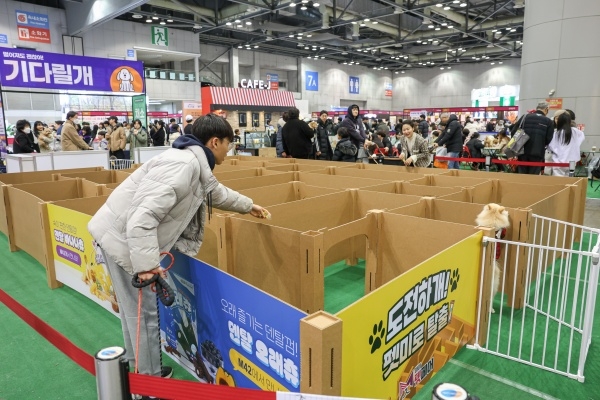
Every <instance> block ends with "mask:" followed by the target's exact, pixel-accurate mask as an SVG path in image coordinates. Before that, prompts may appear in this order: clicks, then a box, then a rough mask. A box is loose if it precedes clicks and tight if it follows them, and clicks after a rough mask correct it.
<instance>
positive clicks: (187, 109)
mask: <svg viewBox="0 0 600 400" xmlns="http://www.w3.org/2000/svg"><path fill="white" fill-rule="evenodd" d="M181 111H182V112H181V114H182V115H191V116H192V117H194V119H196V118H199V117H201V116H202V103H198V102H192V101H184V102H183V107H182V108H181Z"/></svg>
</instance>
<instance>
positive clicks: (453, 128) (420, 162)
mask: <svg viewBox="0 0 600 400" xmlns="http://www.w3.org/2000/svg"><path fill="white" fill-rule="evenodd" d="M548 113H549V105H548V104H547V103H546V102H541V103H539V104H538V105H537V107H536V109H535V110H530V111H528V112H527V113H525V114H523V115H522V116H521V117H520V118H519V119H518V120H517V121H515V123H514V124H511V123H510V122H509V121H505V120H503V119H497V120H496V119H492V120H490V121H488V122H487V123H486V124H483V123H481V122H480V121H479V120H474V119H472V118H471V117H467V118H466V120H465V124H464V126H463V124H462V123H461V121H460V120H459V119H458V118H457V116H456V115H455V114H449V113H442V114H441V115H440V118H439V120H437V121H436V122H435V123H434V122H431V123H430V122H428V121H427V118H426V116H425V115H424V114H423V115H421V116H420V118H419V119H416V120H413V119H405V120H400V121H399V122H398V124H396V125H395V126H394V127H392V125H391V124H390V122H389V121H385V120H382V119H379V120H374V119H369V118H361V116H360V107H359V106H358V105H352V106H350V107H348V113H347V115H346V116H345V117H344V118H342V117H339V118H338V120H337V121H336V122H334V121H333V120H332V119H330V118H329V114H328V112H327V111H321V112H320V115H319V118H318V119H317V121H311V122H306V121H304V120H302V119H300V112H299V110H298V109H296V108H292V109H290V110H289V111H287V112H285V113H283V116H282V118H281V119H280V120H279V121H278V123H277V126H278V129H277V133H276V139H275V140H274V142H275V147H276V150H277V156H278V157H293V158H311V159H318V160H332V161H345V162H363V163H369V162H370V159H373V158H376V156H379V157H382V156H387V157H398V158H399V159H400V160H401V161H402V162H403V164H404V165H407V166H417V167H428V166H433V165H434V156H433V155H434V154H437V155H438V156H440V155H443V156H446V157H449V158H456V159H458V158H461V157H463V158H464V157H469V158H484V153H483V152H484V150H483V149H484V148H486V147H487V148H491V149H493V150H494V152H493V154H494V157H499V158H502V157H504V158H506V157H505V156H504V151H505V149H506V147H507V146H508V145H509V142H510V140H511V137H513V136H514V135H515V133H516V132H517V130H518V129H522V130H523V131H525V132H526V133H527V135H528V136H529V140H528V141H527V143H526V144H525V146H524V149H523V154H521V155H519V156H518V157H516V159H517V160H519V161H524V162H538V163H543V162H544V161H546V162H553V163H570V162H578V161H579V160H580V154H581V144H582V142H583V140H584V138H585V136H584V134H583V132H582V131H581V130H579V129H577V127H576V126H577V125H576V124H575V114H574V113H573V111H571V110H557V111H556V112H555V113H554V116H553V119H550V118H549V117H548ZM481 132H485V135H483V134H481ZM332 136H336V137H337V138H336V139H337V140H330V137H332ZM484 136H485V139H484V138H483V137H484ZM332 142H334V143H336V142H337V143H336V144H335V146H332V144H331V143H332ZM488 154H489V153H488ZM470 164H471V168H472V169H474V170H478V169H479V163H477V162H474V163H470ZM436 165H439V166H441V167H443V168H449V169H459V168H460V162H459V161H457V160H450V161H447V162H445V161H444V162H441V163H440V164H436ZM499 170H502V171H503V170H504V169H501V168H500V169H499ZM542 170H543V167H542V166H529V165H519V166H518V167H517V168H516V169H515V172H519V173H523V174H540V173H541V172H542ZM548 172H550V174H552V175H561V176H566V175H568V174H569V168H568V167H552V168H547V171H546V173H548Z"/></svg>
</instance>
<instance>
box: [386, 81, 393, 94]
mask: <svg viewBox="0 0 600 400" xmlns="http://www.w3.org/2000/svg"><path fill="white" fill-rule="evenodd" d="M385 96H386V97H392V84H391V83H389V82H388V83H386V84H385Z"/></svg>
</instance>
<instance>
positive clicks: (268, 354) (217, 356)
mask: <svg viewBox="0 0 600 400" xmlns="http://www.w3.org/2000/svg"><path fill="white" fill-rule="evenodd" d="M174 255H175V265H174V266H173V268H171V270H169V272H168V280H169V283H170V284H171V286H172V287H173V288H174V289H175V291H176V301H175V304H173V306H172V307H164V306H163V305H162V304H161V305H160V312H161V318H160V328H161V338H162V343H163V347H164V350H165V352H167V353H168V354H169V355H171V357H172V358H173V359H175V360H176V361H177V362H178V363H180V364H181V365H182V366H184V367H185V368H186V369H188V370H189V371H190V373H192V374H193V375H195V376H197V377H198V379H199V380H201V381H203V382H208V383H214V384H221V385H227V386H236V387H245V388H254V389H256V388H259V389H263V390H273V391H293V392H298V391H299V389H300V319H301V318H304V317H305V316H306V314H305V313H303V312H302V311H300V310H298V309H296V308H294V307H292V306H290V305H288V304H286V303H283V302H281V301H280V300H278V299H276V298H275V297H272V296H270V295H268V294H266V293H265V292H263V291H261V290H258V289H256V288H255V287H253V286H251V285H249V284H247V283H245V282H243V281H241V280H239V279H237V278H235V277H233V276H231V275H229V274H227V273H225V272H223V271H221V270H219V269H217V268H214V267H211V266H209V265H208V264H205V263H203V262H202V261H199V260H196V259H193V258H190V257H186V256H184V255H182V254H179V253H174ZM163 264H164V263H163ZM164 266H166V265H164Z"/></svg>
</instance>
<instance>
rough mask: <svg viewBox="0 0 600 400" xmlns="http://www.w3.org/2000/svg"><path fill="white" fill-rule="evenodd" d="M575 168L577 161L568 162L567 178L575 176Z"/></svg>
mask: <svg viewBox="0 0 600 400" xmlns="http://www.w3.org/2000/svg"><path fill="white" fill-rule="evenodd" d="M576 166H577V161H570V162H569V177H570V178H573V177H574V176H575V167H576Z"/></svg>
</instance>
